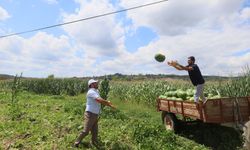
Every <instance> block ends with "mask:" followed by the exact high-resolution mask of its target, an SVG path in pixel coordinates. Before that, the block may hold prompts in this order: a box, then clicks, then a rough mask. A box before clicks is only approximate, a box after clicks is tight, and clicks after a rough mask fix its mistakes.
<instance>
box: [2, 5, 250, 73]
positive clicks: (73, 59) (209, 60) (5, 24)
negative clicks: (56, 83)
mask: <svg viewBox="0 0 250 150" xmlns="http://www.w3.org/2000/svg"><path fill="white" fill-rule="evenodd" d="M151 2H155V0H144V1H142V0H138V1H126V0H119V1H114V0H99V1H98V0H71V1H59V0H36V1H33V0H26V1H25V2H20V1H17V0H2V1H0V35H5V34H9V33H15V32H20V31H26V30H30V29H35V28H40V27H44V26H50V25H54V24H58V23H63V22H68V21H72V20H77V19H82V18H85V17H90V16H95V15H99V14H102V13H107V12H112V11H115V10H120V9H123V8H129V7H134V6H138V5H142V4H146V3H151ZM187 12H188V13H187ZM249 22H250V1H249V0H238V1H235V0H214V1H197V0H190V1H187V2H186V1H185V2H183V1H181V0H175V1H167V2H164V3H160V4H156V5H154V6H148V7H145V8H140V9H137V10H132V11H128V12H123V13H120V14H116V15H110V16H106V17H102V18H97V19H93V20H87V21H83V22H79V23H76V24H71V25H66V26H61V27H56V28H52V29H48V30H42V31H39V32H32V33H28V34H23V35H18V36H13V37H8V38H3V39H0V47H1V50H0V58H1V60H0V64H1V68H0V74H16V73H20V72H23V74H24V76H32V77H46V76H48V75H50V74H54V75H55V76H58V77H71V76H96V75H104V74H113V73H123V74H139V73H140V74H148V73H152V74H159V73H164V74H186V72H179V71H176V70H174V69H173V68H170V67H169V66H167V65H166V63H157V62H156V61H155V60H154V55H155V54H156V53H163V54H165V55H166V58H167V60H178V61H179V62H180V63H183V64H185V63H186V59H187V57H188V56H190V55H194V56H195V57H196V58H197V64H199V65H200V67H201V70H202V73H203V74H206V75H231V74H232V72H233V73H235V74H237V73H240V71H241V68H244V67H245V66H246V65H248V64H249V60H250V53H249V49H250V40H249V39H250V24H249ZM218 29H219V30H218Z"/></svg>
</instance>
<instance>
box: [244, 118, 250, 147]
mask: <svg viewBox="0 0 250 150" xmlns="http://www.w3.org/2000/svg"><path fill="white" fill-rule="evenodd" d="M243 131H244V132H243V137H244V149H246V150H250V121H248V122H247V123H246V124H245V127H244V128H243Z"/></svg>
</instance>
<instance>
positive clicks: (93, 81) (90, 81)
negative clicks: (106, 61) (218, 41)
mask: <svg viewBox="0 0 250 150" xmlns="http://www.w3.org/2000/svg"><path fill="white" fill-rule="evenodd" d="M96 82H98V80H94V79H90V80H89V81H88V86H90V85H91V84H92V83H96Z"/></svg>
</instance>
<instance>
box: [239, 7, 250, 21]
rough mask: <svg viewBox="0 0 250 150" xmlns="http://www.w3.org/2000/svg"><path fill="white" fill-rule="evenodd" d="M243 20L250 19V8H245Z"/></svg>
mask: <svg viewBox="0 0 250 150" xmlns="http://www.w3.org/2000/svg"><path fill="white" fill-rule="evenodd" d="M241 18H242V19H250V7H247V8H244V9H243V10H242V11H241Z"/></svg>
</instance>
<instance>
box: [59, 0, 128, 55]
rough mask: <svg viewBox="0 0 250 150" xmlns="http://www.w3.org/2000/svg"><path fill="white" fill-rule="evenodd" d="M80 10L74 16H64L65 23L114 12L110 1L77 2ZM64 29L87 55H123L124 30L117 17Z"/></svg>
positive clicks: (87, 21) (103, 18)
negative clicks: (121, 47)
mask: <svg viewBox="0 0 250 150" xmlns="http://www.w3.org/2000/svg"><path fill="white" fill-rule="evenodd" d="M77 2H79V3H80V8H79V10H76V12H75V13H73V14H64V15H63V17H64V19H63V20H64V21H65V22H68V21H73V20H78V19H82V18H87V17H92V16H96V15H100V14H103V13H108V12H111V11H114V10H115V9H114V8H113V6H112V5H111V4H110V3H109V2H108V0H101V1H100V0H93V1H87V0H83V1H77ZM63 29H64V30H65V31H66V32H67V33H68V34H69V35H70V37H71V38H72V39H74V40H75V41H76V42H77V44H78V45H79V47H81V48H82V49H84V51H85V53H86V55H88V56H89V57H93V58H97V57H99V56H117V55H119V54H120V53H121V51H122V50H121V49H120V45H122V44H123V36H124V30H123V29H122V27H121V25H120V24H119V23H117V22H116V20H115V15H111V16H105V17H102V18H96V19H93V20H86V21H82V22H78V23H75V24H71V25H67V26H64V27H63Z"/></svg>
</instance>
